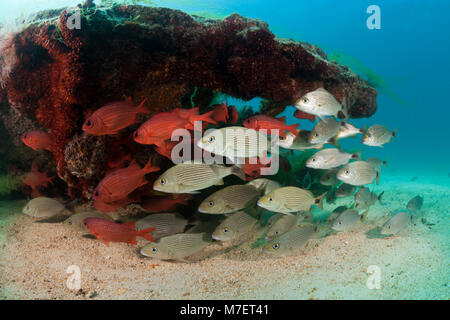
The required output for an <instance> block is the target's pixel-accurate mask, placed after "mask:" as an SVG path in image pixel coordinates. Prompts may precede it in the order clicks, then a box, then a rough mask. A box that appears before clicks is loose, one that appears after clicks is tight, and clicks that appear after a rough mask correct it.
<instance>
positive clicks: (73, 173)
mask: <svg viewBox="0 0 450 320" xmlns="http://www.w3.org/2000/svg"><path fill="white" fill-rule="evenodd" d="M75 10H78V12H79V13H80V19H81V28H80V29H77V28H71V27H70V24H68V23H67V22H68V21H69V19H70V18H71V17H72V15H73V14H74V13H75ZM2 48H3V49H1V50H0V52H1V53H0V57H2V58H1V59H3V61H7V62H8V63H7V65H6V67H3V69H2V75H3V73H5V75H7V74H8V75H14V76H5V77H3V76H2V79H3V81H4V88H1V87H0V100H1V101H3V105H5V102H6V101H7V102H8V105H9V106H14V108H17V110H18V111H19V112H20V116H22V117H23V116H26V117H28V118H29V119H30V120H28V122H30V124H27V126H29V127H31V126H36V123H35V122H34V121H37V122H38V123H39V125H40V126H42V127H43V128H45V129H48V130H49V132H50V135H51V138H52V154H53V159H54V163H55V166H56V169H57V172H58V175H59V177H60V178H61V179H63V180H64V181H65V182H66V183H67V184H68V186H69V188H70V189H69V190H70V191H71V192H72V191H75V190H78V191H81V193H82V194H83V195H84V196H86V197H88V196H89V192H88V190H92V187H93V186H95V184H96V183H97V182H98V179H99V178H98V177H99V176H100V175H101V174H102V173H104V171H105V170H106V169H105V165H106V163H105V162H107V161H104V159H107V158H110V156H109V155H108V154H106V155H102V154H103V153H104V152H103V151H102V150H103V149H102V148H103V147H102V145H103V144H102V142H100V140H95V141H92V143H91V142H90V140H85V141H83V140H82V139H84V138H82V137H77V136H75V135H76V134H79V133H80V132H81V130H80V129H81V125H82V123H83V121H84V119H85V118H86V117H87V116H88V115H90V114H92V112H93V111H94V110H96V109H97V108H99V107H100V106H102V105H104V104H106V103H108V102H111V101H117V100H122V99H124V98H125V97H129V96H130V97H132V98H133V100H134V102H135V104H137V103H139V102H141V101H143V100H144V99H145V98H146V99H147V100H146V101H147V102H146V105H145V106H146V108H148V109H150V110H152V112H153V113H156V112H160V111H167V110H171V109H173V108H175V107H191V105H192V103H194V104H196V106H199V107H200V108H201V109H204V108H206V107H207V106H208V105H209V104H210V103H211V101H212V100H213V98H214V96H215V94H217V92H222V93H224V94H227V95H231V96H234V97H238V98H242V99H244V100H249V99H252V98H254V97H261V98H263V99H264V101H265V104H264V106H263V108H264V112H267V113H268V114H272V115H273V114H276V113H279V112H280V111H282V110H283V108H284V107H285V106H287V105H290V104H292V103H294V101H295V100H296V99H298V98H299V97H300V96H301V95H303V94H304V93H306V92H307V91H310V90H313V89H315V88H318V87H321V86H323V87H325V88H326V89H327V90H328V91H330V92H331V93H332V94H334V95H335V96H336V97H337V98H338V99H339V100H340V101H342V100H343V98H344V96H347V97H351V99H349V101H351V104H350V105H349V110H350V115H351V116H352V117H365V116H370V115H372V114H373V113H374V112H375V111H376V96H377V92H376V91H375V90H374V89H373V88H371V87H370V86H369V85H368V83H367V82H366V81H364V80H363V79H362V78H360V77H359V76H357V75H356V74H354V73H353V72H351V71H350V70H349V69H348V68H346V67H343V66H340V65H338V64H337V63H335V62H332V61H328V60H327V57H326V55H325V54H324V53H323V52H322V51H321V50H320V49H319V48H317V47H315V46H312V45H309V44H307V43H300V42H294V41H287V40H280V39H277V38H276V37H275V36H274V35H273V34H272V33H271V32H270V31H269V29H268V25H267V24H266V23H265V22H262V21H259V20H253V19H249V18H244V17H242V16H240V15H238V14H233V15H231V16H229V17H227V18H225V19H223V20H212V19H205V18H201V17H198V16H190V15H188V14H186V13H184V12H181V11H178V10H171V9H167V8H153V7H143V6H132V5H117V6H112V7H108V8H105V7H96V6H95V4H93V2H92V1H87V2H86V3H85V4H84V5H80V6H78V7H76V8H71V9H67V10H49V11H44V12H41V13H38V14H37V15H36V16H35V20H34V21H32V23H31V24H30V25H29V26H27V27H26V28H25V29H24V30H22V31H20V32H18V33H16V34H15V35H14V37H12V38H11V40H10V41H8V43H7V45H3V46H2ZM13 53H15V54H13ZM5 59H6V60H5ZM3 70H4V71H3ZM194 93H195V94H194ZM1 101H0V102H1ZM2 108H3V107H2ZM2 113H3V114H10V116H9V118H8V116H6V117H3V120H4V123H5V127H6V128H7V129H8V132H9V133H10V135H11V136H12V138H13V139H17V137H18V135H19V134H21V133H23V132H21V131H23V130H21V125H22V124H20V123H15V124H14V125H12V124H8V122H9V120H8V119H10V118H11V112H8V111H6V112H2ZM25 123H26V122H25ZM132 129H133V128H130V130H132ZM134 129H135V128H134ZM129 133H130V131H125V132H124V133H122V136H125V135H127V134H129ZM74 136H75V138H74ZM122 136H121V137H122ZM121 137H119V140H120V139H121ZM80 139H81V140H80ZM69 146H70V147H69ZM80 148H81V149H84V148H86V149H84V150H82V151H81V152H79V153H77V152H76V150H78V149H80ZM96 148H98V150H97V149H96ZM139 148H144V147H142V146H140V147H139ZM72 149H73V150H72ZM81 149H80V150H81ZM139 152H140V151H139V150H138V151H137V153H138V154H139ZM106 153H108V150H106ZM97 161H98V163H97Z"/></svg>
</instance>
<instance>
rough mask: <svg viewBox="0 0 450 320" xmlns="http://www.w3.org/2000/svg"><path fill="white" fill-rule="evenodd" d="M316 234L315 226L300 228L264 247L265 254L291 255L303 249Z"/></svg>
mask: <svg viewBox="0 0 450 320" xmlns="http://www.w3.org/2000/svg"><path fill="white" fill-rule="evenodd" d="M314 232H315V228H314V226H313V225H310V224H308V225H304V226H299V227H297V228H294V229H292V230H290V231H288V232H286V233H284V234H282V235H281V236H279V237H276V238H275V239H273V240H271V241H269V242H268V243H267V244H266V245H265V246H264V247H263V252H265V253H269V254H273V255H277V256H278V255H286V254H291V253H293V252H295V251H297V250H300V249H301V248H303V247H304V246H305V245H306V243H307V242H308V240H309V239H311V237H312V236H313V234H314Z"/></svg>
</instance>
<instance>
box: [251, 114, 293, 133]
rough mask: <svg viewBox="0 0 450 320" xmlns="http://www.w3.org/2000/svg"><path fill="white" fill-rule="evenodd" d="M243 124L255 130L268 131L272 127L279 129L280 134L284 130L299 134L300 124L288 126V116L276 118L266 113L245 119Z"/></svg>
mask: <svg viewBox="0 0 450 320" xmlns="http://www.w3.org/2000/svg"><path fill="white" fill-rule="evenodd" d="M243 126H244V127H246V128H249V129H255V130H263V129H265V130H267V131H268V133H270V131H271V130H272V129H278V130H279V135H281V134H282V133H283V132H284V131H290V132H292V133H293V134H295V135H297V127H298V124H293V125H290V126H288V125H287V124H286V118H285V117H281V118H274V117H270V116H266V115H264V114H261V115H256V116H253V117H250V118H248V119H247V120H244V122H243Z"/></svg>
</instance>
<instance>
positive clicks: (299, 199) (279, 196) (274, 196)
mask: <svg viewBox="0 0 450 320" xmlns="http://www.w3.org/2000/svg"><path fill="white" fill-rule="evenodd" d="M325 195H326V193H324V194H322V195H321V196H319V197H314V195H313V194H312V193H311V191H308V190H305V189H301V188H297V187H282V188H278V189H276V190H274V191H272V192H270V193H268V194H266V195H264V196H263V197H261V198H260V199H259V200H258V206H260V207H262V208H264V209H267V210H270V211H273V212H280V213H284V214H291V213H292V212H299V211H309V209H310V208H311V206H312V205H313V204H316V205H318V206H319V207H320V208H322V207H323V205H322V201H323V198H324V197H325Z"/></svg>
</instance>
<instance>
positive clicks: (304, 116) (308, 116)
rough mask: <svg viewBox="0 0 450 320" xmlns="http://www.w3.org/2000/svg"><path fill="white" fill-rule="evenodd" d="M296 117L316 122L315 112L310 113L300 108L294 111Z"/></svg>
mask: <svg viewBox="0 0 450 320" xmlns="http://www.w3.org/2000/svg"><path fill="white" fill-rule="evenodd" d="M294 117H296V118H299V119H307V120H309V121H311V122H314V117H315V116H314V115H313V114H309V113H306V112H303V111H300V110H295V112H294Z"/></svg>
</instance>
